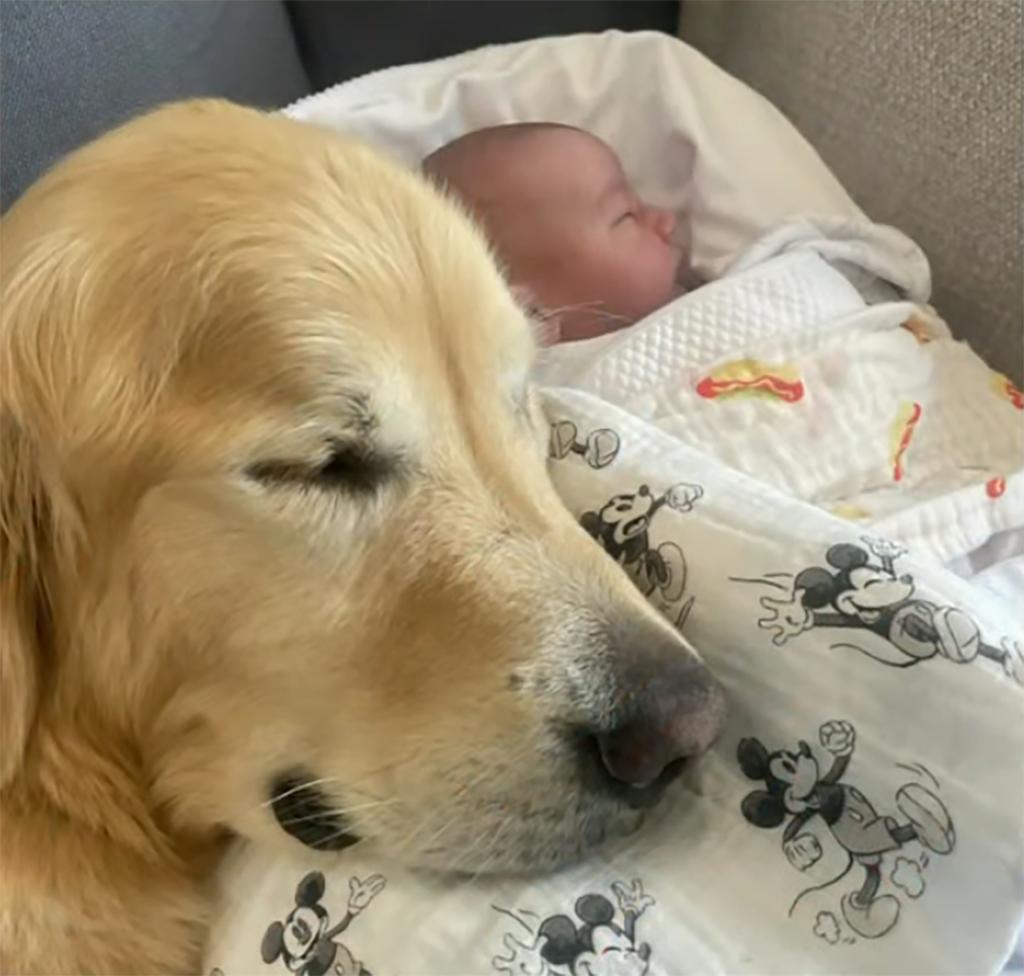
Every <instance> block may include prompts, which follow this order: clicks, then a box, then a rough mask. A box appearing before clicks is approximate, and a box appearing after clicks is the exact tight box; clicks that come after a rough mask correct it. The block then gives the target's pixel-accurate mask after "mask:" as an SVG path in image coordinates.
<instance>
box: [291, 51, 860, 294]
mask: <svg viewBox="0 0 1024 976" xmlns="http://www.w3.org/2000/svg"><path fill="white" fill-rule="evenodd" d="M285 112H286V113H287V114H289V115H291V116H293V117H294V118H297V119H304V120H307V121H309V122H314V123H317V124H321V125H325V126H327V127H329V128H333V129H338V130H343V131H345V132H349V133H352V134H355V135H360V136H363V137H364V138H366V139H368V140H369V141H371V142H374V143H376V144H377V145H379V146H381V147H383V148H385V149H388V150H390V151H391V152H392V153H393V154H395V155H396V156H398V157H399V158H400V159H402V160H403V161H405V162H406V163H408V164H409V165H416V164H418V163H419V161H420V160H421V159H422V158H423V157H424V156H426V155H427V154H428V153H430V152H433V150H435V149H437V148H438V147H439V146H442V145H444V144H445V143H446V142H449V141H450V140H452V139H454V138H456V137H457V136H460V135H462V134H464V133H466V132H470V131H473V130H474V129H481V128H485V127H487V126H491V125H500V124H503V123H508V122H540V121H549V122H562V123H567V124H571V125H577V126H580V127H581V128H584V129H587V130H589V131H591V132H593V133H594V134H595V135H598V136H600V137H601V138H602V139H604V140H605V141H606V142H608V144H609V145H611V146H612V147H613V148H614V149H615V150H616V151H617V152H618V153H619V156H620V157H621V159H622V162H623V165H624V166H625V169H626V172H627V173H628V174H629V176H630V178H631V179H632V180H633V182H634V185H635V186H636V187H637V189H638V191H639V192H640V194H641V196H643V197H644V198H645V199H647V200H648V201H649V202H651V203H654V204H657V205H659V206H665V207H670V208H671V209H673V210H674V211H676V212H677V213H678V214H679V215H680V216H681V217H682V218H683V223H684V225H685V226H688V227H689V232H690V236H691V238H692V244H691V246H692V253H693V268H694V270H695V271H696V272H697V273H698V274H699V275H700V276H702V277H705V278H714V277H717V276H718V275H719V274H721V272H722V271H723V270H724V269H725V268H726V267H727V266H728V264H729V263H730V261H731V259H732V258H733V257H735V256H736V255H737V254H738V252H740V251H741V250H743V249H744V248H745V247H746V246H747V245H749V244H750V243H752V242H753V241H754V240H755V239H756V238H757V237H759V236H760V235H761V234H762V233H763V232H765V231H766V230H768V229H770V228H772V227H774V226H775V225H777V224H779V223H780V222H782V221H783V220H785V219H787V218H789V217H792V216H794V215H804V214H829V215H835V216H845V217H862V216H863V214H862V213H861V212H860V211H859V210H858V208H857V207H856V205H855V204H854V203H853V201H852V200H851V199H850V198H849V196H848V195H847V194H846V191H845V190H844V189H843V188H842V186H840V184H839V182H838V181H837V180H836V178H835V177H834V176H833V175H832V173H831V172H830V171H829V169H828V168H827V167H826V166H825V164H824V163H823V162H822V161H821V159H820V157H819V156H818V154H817V153H816V152H815V151H814V150H813V149H812V148H811V146H810V145H809V144H808V143H807V141H806V140H805V139H804V138H803V137H802V136H801V135H800V134H799V133H798V132H797V131H796V129H795V128H794V127H793V126H792V125H791V124H790V123H789V122H788V121H787V120H786V118H785V117H784V116H783V115H782V113H781V112H779V111H778V110H777V109H776V108H775V107H774V106H773V105H771V104H770V103H769V102H768V101H766V100H765V99H764V98H762V97H761V96H760V95H758V94H757V93H756V92H755V91H753V90H752V89H751V88H748V87H747V86H746V85H744V84H743V83H742V82H740V81H737V80H736V79H735V78H733V77H732V76H730V75H728V74H726V73H725V72H724V71H723V70H722V69H721V68H719V67H717V66H716V65H714V64H713V63H712V62H711V61H709V60H708V59H707V58H705V57H704V56H703V55H702V54H699V53H698V52H697V51H695V50H694V49H693V48H691V47H688V46H687V45H686V44H684V43H683V42H682V41H679V40H676V39H675V38H672V37H669V36H667V35H665V34H659V33H655V32H646V31H645V32H640V33H629V34H627V33H622V32H621V31H608V32H607V33H604V34H580V35H576V36H572V37H554V38H545V39H542V40H538V41H526V42H523V43H521V44H508V45H503V46H500V47H487V48H481V49H480V50H477V51H470V52H467V53H465V54H460V55H457V56H455V57H452V58H447V59H445V60H442V61H434V62H431V63H428V64H414V65H407V66H403V67H398V68H390V69H387V70H385V71H379V72H376V73H374V74H370V75H365V76H364V77H362V78H357V79H355V80H353V81H349V82H345V83H344V84H341V85H338V86H336V87H334V88H330V89H328V90H327V91H324V92H321V93H320V94H318V95H313V96H311V97H309V98H305V99H303V100H301V101H299V102H296V103H295V104H294V105H291V106H289V107H288V108H287V109H285Z"/></svg>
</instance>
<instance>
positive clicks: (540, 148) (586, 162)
mask: <svg viewBox="0 0 1024 976" xmlns="http://www.w3.org/2000/svg"><path fill="white" fill-rule="evenodd" d="M481 169H482V171H484V172H485V173H486V177H487V181H488V183H489V187H490V191H491V195H492V196H494V197H505V198H506V199H510V200H513V201H514V200H516V199H522V200H553V199H559V198H561V199H565V200H569V199H575V200H577V201H578V202H580V203H583V204H588V203H591V202H595V203H596V202H597V198H598V196H599V195H600V194H601V193H602V192H604V191H605V190H607V189H611V188H614V187H615V186H616V185H617V184H620V183H623V184H624V176H623V173H622V167H621V166H620V164H619V160H618V157H617V156H616V155H615V153H614V152H613V151H612V150H611V149H610V148H609V147H608V146H607V145H605V143H603V142H601V140H600V139H597V138H596V137H594V136H591V135H590V134H589V133H586V132H580V131H579V130H574V129H550V130H543V131H540V132H537V133H534V134H531V135H530V136H528V137H524V138H523V139H517V140H515V141H514V142H512V143H510V144H509V145H507V146H505V147H499V146H496V147H494V151H493V152H492V153H491V154H490V156H489V158H488V159H487V160H486V161H483V160H482V161H481Z"/></svg>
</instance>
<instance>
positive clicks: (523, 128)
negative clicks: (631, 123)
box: [423, 123, 686, 340]
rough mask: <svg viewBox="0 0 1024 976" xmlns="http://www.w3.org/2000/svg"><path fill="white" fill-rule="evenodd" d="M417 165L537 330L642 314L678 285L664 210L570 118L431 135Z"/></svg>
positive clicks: (584, 332)
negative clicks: (453, 199) (459, 214)
mask: <svg viewBox="0 0 1024 976" xmlns="http://www.w3.org/2000/svg"><path fill="white" fill-rule="evenodd" d="M423 168H424V171H425V172H426V173H427V174H428V175H430V176H432V177H434V178H435V179H436V180H437V181H438V182H440V183H442V184H443V185H445V186H446V187H447V188H448V189H449V190H451V191H452V192H453V193H454V194H455V195H456V196H457V197H459V198H460V199H461V200H462V201H463V202H464V203H465V204H466V205H467V206H468V207H469V208H470V210H471V211H472V212H473V214H474V215H475V216H476V218H477V219H478V220H479V221H480V222H481V224H482V225H483V227H484V230H485V231H486V233H487V235H488V237H489V238H490V240H491V242H492V244H493V246H494V247H495V249H496V251H497V253H498V256H499V257H500V258H501V260H502V262H503V263H504V265H505V267H506V269H507V271H508V274H509V277H510V279H511V281H512V283H513V284H514V285H515V286H517V287H518V288H519V289H521V290H522V292H524V293H525V296H526V297H527V300H528V301H529V303H530V304H533V305H534V306H537V307H538V308H539V309H541V310H543V315H544V318H545V320H546V322H547V324H548V325H549V326H550V327H551V334H549V336H548V338H549V340H551V339H558V340H571V339H587V338H592V337H594V336H598V335H603V334H604V333H606V332H611V331H613V330H615V329H618V328H622V327H623V326H626V325H630V324H632V323H633V322H636V321H638V320H639V319H642V318H644V317H645V316H646V315H649V314H650V313H651V312H653V311H655V310H657V309H658V308H661V307H662V306H663V305H666V304H668V303H669V302H670V301H671V300H672V299H673V298H676V297H678V296H679V295H680V294H681V293H682V291H683V288H682V284H681V282H682V280H683V277H684V276H685V273H686V264H685V254H684V252H683V249H682V248H681V247H680V246H679V244H678V243H677V237H678V235H677V233H676V231H677V228H676V218H675V215H674V214H672V213H671V211H668V210H665V209H662V208H660V207H655V206H652V205H651V204H649V203H647V202H645V201H644V200H642V199H641V198H640V197H639V196H638V195H637V193H636V191H635V190H634V188H633V187H632V186H631V185H630V182H629V180H628V179H627V178H626V175H625V173H624V172H623V169H622V164H621V163H620V162H619V159H618V157H617V156H616V154H615V153H614V152H613V151H612V149H611V148H610V147H609V146H607V145H606V144H605V143H604V142H602V141H601V140H600V139H598V138H597V137H596V136H593V135H591V134H590V133H588V132H584V131H583V130H581V129H576V128H572V127H571V126H567V125H557V124H554V123H522V124H514V125H502V126H496V127H494V128H490V129H481V130H479V131H477V132H471V133H469V134H468V135H465V136H463V137H461V138H460V139H456V140H455V141H454V142H451V143H449V144H448V145H446V146H443V147H442V148H441V149H439V150H437V151H436V152H435V153H433V154H432V155H430V156H428V157H427V159H426V160H424V163H423Z"/></svg>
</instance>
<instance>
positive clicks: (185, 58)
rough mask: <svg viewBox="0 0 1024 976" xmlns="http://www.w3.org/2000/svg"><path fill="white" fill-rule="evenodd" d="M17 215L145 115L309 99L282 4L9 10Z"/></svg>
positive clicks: (99, 1)
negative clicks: (41, 190) (207, 99)
mask: <svg viewBox="0 0 1024 976" xmlns="http://www.w3.org/2000/svg"><path fill="white" fill-rule="evenodd" d="M0 61H2V63H3V91H2V109H3V115H2V122H3V153H2V156H0V205H2V207H3V209H5V210H6V209H7V207H8V206H9V205H10V204H11V203H12V202H13V201H14V200H15V199H16V198H17V197H18V196H19V195H20V193H21V192H22V191H23V190H24V189H25V188H26V187H27V186H28V185H29V184H30V183H31V182H32V181H33V180H34V179H35V178H36V177H37V176H38V175H39V174H40V173H41V172H42V171H43V170H44V169H46V168H47V167H48V166H50V165H51V164H52V163H53V162H54V161H56V160H57V159H58V158H59V157H60V156H62V155H63V154H64V153H66V152H68V151H69V150H71V149H74V148H75V147H76V146H78V145H81V144H82V143H83V142H86V141H87V140H88V139H90V138H92V137H93V136H95V135H98V134H99V133H100V132H103V131H105V130H106V129H108V128H110V127H112V126H114V125H116V124H117V123H119V122H121V121H123V120H124V119H126V118H128V117H129V116H131V115H134V114H136V113H137V112H139V111H140V110H143V109H146V108H150V107H152V106H154V105H158V104H160V103H162V102H167V101H172V100H174V99H178V98H185V97H189V96H197V95H220V96H224V97H227V98H232V99H234V100H236V101H240V102H245V103H249V104H253V105H261V106H267V107H272V106H273V107H276V106H280V105H284V104H286V103H287V102H290V101H292V100H294V99H296V98H299V97H301V96H302V95H305V94H307V93H308V89H309V83H308V80H307V78H306V73H305V70H304V69H303V67H302V63H301V62H300V60H299V56H298V52H297V50H296V47H295V41H294V37H293V35H292V32H291V25H290V23H289V21H288V15H287V12H286V10H285V8H284V6H283V4H281V3H278V2H276V0H203V2H180V0H171V2H166V0H158V2H151V0H132V2H125V3H112V2H108V0H71V2H54V0H46V2H35V0H3V2H2V3H0Z"/></svg>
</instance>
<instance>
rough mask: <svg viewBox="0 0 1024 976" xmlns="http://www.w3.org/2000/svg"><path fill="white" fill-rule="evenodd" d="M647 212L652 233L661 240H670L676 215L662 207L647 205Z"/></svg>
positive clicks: (674, 226) (674, 227)
mask: <svg viewBox="0 0 1024 976" xmlns="http://www.w3.org/2000/svg"><path fill="white" fill-rule="evenodd" d="M647 212H648V221H649V222H650V226H651V229H652V230H653V231H654V233H655V234H657V235H658V236H659V237H660V238H661V239H662V240H663V241H670V240H671V239H672V232H673V231H674V230H675V229H676V215H675V214H674V213H672V211H671V210H666V209H665V208H663V207H648V208H647Z"/></svg>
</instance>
